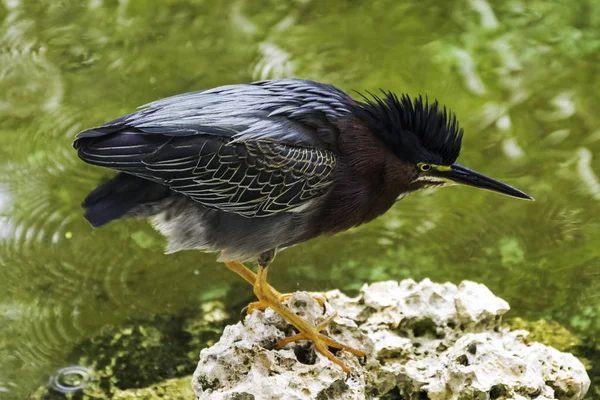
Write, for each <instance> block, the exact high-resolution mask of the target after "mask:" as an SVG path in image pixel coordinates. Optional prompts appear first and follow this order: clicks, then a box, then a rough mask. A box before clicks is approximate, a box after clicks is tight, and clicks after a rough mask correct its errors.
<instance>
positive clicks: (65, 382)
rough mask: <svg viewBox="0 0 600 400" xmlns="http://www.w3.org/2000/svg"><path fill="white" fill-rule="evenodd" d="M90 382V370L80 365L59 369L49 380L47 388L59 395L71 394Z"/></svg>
mask: <svg viewBox="0 0 600 400" xmlns="http://www.w3.org/2000/svg"><path fill="white" fill-rule="evenodd" d="M90 381H92V370H91V369H89V368H86V367H82V366H80V365H72V366H70V367H66V368H62V369H59V370H58V371H57V372H56V375H54V376H52V377H51V378H50V382H49V384H48V385H49V386H50V387H51V388H52V389H54V390H56V391H57V392H61V393H73V392H77V391H80V390H82V389H83V388H84V387H85V386H86V385H87V384H88V382H90Z"/></svg>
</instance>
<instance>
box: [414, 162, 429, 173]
mask: <svg viewBox="0 0 600 400" xmlns="http://www.w3.org/2000/svg"><path fill="white" fill-rule="evenodd" d="M417 167H418V168H419V171H421V172H429V171H431V164H426V163H418V164H417Z"/></svg>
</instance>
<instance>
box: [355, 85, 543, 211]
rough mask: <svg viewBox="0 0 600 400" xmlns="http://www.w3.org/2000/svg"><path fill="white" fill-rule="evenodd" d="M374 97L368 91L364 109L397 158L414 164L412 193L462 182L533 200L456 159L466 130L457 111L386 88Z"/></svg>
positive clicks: (361, 106) (365, 117)
mask: <svg viewBox="0 0 600 400" xmlns="http://www.w3.org/2000/svg"><path fill="white" fill-rule="evenodd" d="M371 96H372V97H371V98H367V97H364V96H363V98H364V100H365V101H364V102H363V103H360V109H361V110H360V111H361V113H362V115H363V119H365V120H366V122H367V123H368V124H369V125H370V128H371V129H372V130H373V132H374V133H375V134H377V135H378V136H379V137H380V139H381V140H382V141H383V142H384V144H385V145H386V146H388V147H389V148H390V149H391V150H392V151H393V153H394V154H395V155H396V156H397V157H398V159H399V160H401V161H402V162H404V163H408V164H409V165H410V166H411V167H412V168H414V175H413V176H414V178H413V180H412V183H411V184H410V187H408V188H407V190H406V191H407V192H410V191H414V190H418V189H421V188H426V187H440V186H451V185H456V184H461V185H468V186H473V187H478V188H482V189H487V190H492V191H494V192H498V193H502V194H505V195H508V196H512V197H518V198H521V199H527V200H533V198H532V197H530V196H529V195H527V194H525V193H523V192H521V191H520V190H518V189H515V188H513V187H511V186H509V185H507V184H505V183H502V182H500V181H497V180H495V179H492V178H489V177H487V176H485V175H482V174H480V173H478V172H475V171H473V170H470V169H468V168H466V167H463V166H462V165H460V164H456V162H455V161H456V159H457V158H458V155H459V153H460V148H461V141H462V136H463V130H462V129H461V128H460V127H459V125H458V122H457V121H456V116H455V115H454V114H452V113H451V112H450V111H448V110H446V107H440V106H439V104H438V102H437V101H435V102H433V103H431V104H429V103H428V101H427V100H425V101H424V100H423V99H422V98H421V97H418V98H416V99H415V100H414V101H412V100H411V99H410V98H409V97H408V96H406V95H402V96H401V97H400V98H398V97H397V96H396V95H395V94H393V93H391V92H383V97H379V96H376V95H371Z"/></svg>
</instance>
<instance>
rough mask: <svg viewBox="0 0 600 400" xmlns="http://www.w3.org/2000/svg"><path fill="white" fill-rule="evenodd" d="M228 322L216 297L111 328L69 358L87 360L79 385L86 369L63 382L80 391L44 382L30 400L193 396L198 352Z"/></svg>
mask: <svg viewBox="0 0 600 400" xmlns="http://www.w3.org/2000/svg"><path fill="white" fill-rule="evenodd" d="M227 322H230V319H229V315H228V314H227V313H226V312H225V310H224V307H223V303H222V302H219V301H213V302H208V303H205V304H203V305H202V307H200V308H199V309H197V310H187V311H185V310H184V311H183V312H181V313H180V314H179V315H178V316H173V315H157V316H155V317H154V318H152V319H151V320H147V321H137V322H134V323H130V324H126V325H124V326H121V327H113V328H108V329H106V330H105V331H104V332H103V333H102V335H98V336H95V337H92V338H91V339H89V340H87V341H85V342H83V343H80V344H79V345H77V346H76V348H75V349H74V351H73V352H72V354H71V356H70V357H69V358H70V359H72V360H76V362H77V363H78V364H80V365H85V366H86V367H85V368H84V369H85V370H86V371H87V374H88V375H89V376H88V377H87V379H86V380H85V382H80V383H79V384H78V386H77V385H74V383H76V382H75V380H77V382H79V381H81V379H80V378H81V374H74V373H70V374H63V375H62V376H64V377H66V379H69V380H70V383H73V384H69V385H67V383H69V382H62V384H63V385H62V386H70V387H75V386H77V388H78V389H80V390H71V391H68V392H67V391H65V390H57V386H56V385H51V386H49V387H48V386H44V387H41V388H39V389H38V390H37V391H36V393H35V395H34V396H32V397H31V399H32V400H35V399H40V400H59V399H82V400H83V399H112V398H117V399H133V398H141V399H148V400H150V399H155V398H162V399H180V398H190V397H189V396H188V395H190V394H191V396H192V397H191V398H193V392H192V390H191V376H190V375H191V374H192V373H193V372H194V370H195V368H196V364H197V363H198V354H199V351H200V349H202V348H204V347H206V346H210V345H212V344H213V343H214V342H215V340H217V339H218V338H219V336H220V335H221V332H222V330H223V327H224V326H225V325H226V323H227ZM82 368H83V367H79V369H82ZM71 369H72V370H73V371H75V370H76V368H75V367H74V368H71ZM73 371H71V372H73ZM75 372H76V371H75ZM61 379H62V378H61ZM59 389H60V387H59ZM136 396H137V397H136ZM186 396H187V397H186Z"/></svg>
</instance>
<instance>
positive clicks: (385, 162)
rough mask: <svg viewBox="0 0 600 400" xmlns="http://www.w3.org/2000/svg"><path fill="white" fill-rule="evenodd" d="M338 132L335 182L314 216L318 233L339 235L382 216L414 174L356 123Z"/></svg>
mask: <svg viewBox="0 0 600 400" xmlns="http://www.w3.org/2000/svg"><path fill="white" fill-rule="evenodd" d="M340 131H341V133H340V136H339V139H338V152H337V153H338V163H337V166H336V172H335V174H336V175H335V183H334V185H333V187H332V189H331V191H330V193H329V194H328V196H327V197H326V200H325V203H324V207H323V208H322V212H321V213H320V215H319V216H318V219H319V221H318V223H317V226H319V227H320V232H319V233H328V234H333V233H336V232H340V231H343V230H346V229H349V228H351V227H354V226H357V225H360V224H363V223H365V222H369V221H371V220H373V219H374V218H376V217H378V216H380V215H381V214H383V213H385V212H386V211H387V210H389V209H390V208H391V207H392V205H393V204H394V203H395V202H396V200H397V199H398V197H399V196H400V194H401V193H403V192H404V191H406V190H408V188H409V186H410V183H411V182H412V180H414V178H415V176H414V175H415V174H416V172H415V169H414V167H412V166H410V165H408V164H406V163H403V162H401V161H400V160H399V159H398V158H397V157H396V156H395V155H394V154H393V153H392V152H391V151H390V150H389V149H388V148H387V147H386V146H385V145H384V144H383V143H382V142H381V140H380V139H379V138H378V137H377V136H376V135H374V134H373V132H371V131H369V130H368V128H367V127H366V126H365V125H364V124H362V123H361V122H360V121H358V120H352V121H350V122H348V123H347V124H346V128H345V129H340Z"/></svg>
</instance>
